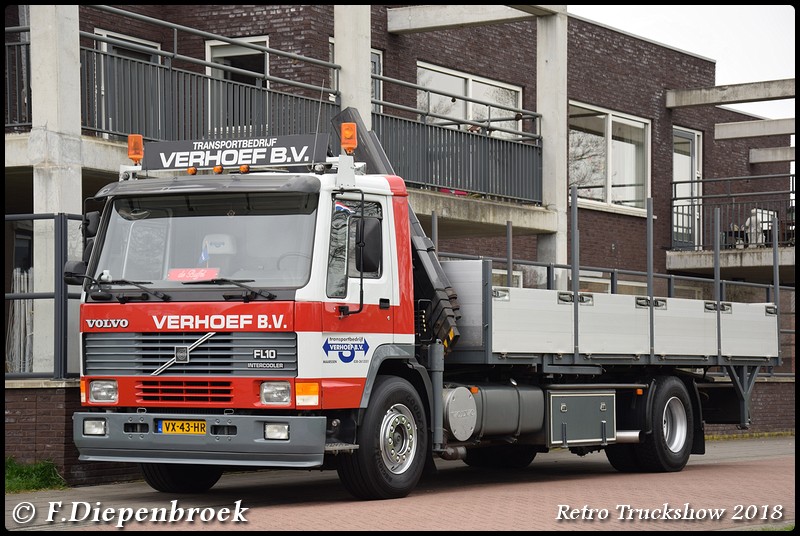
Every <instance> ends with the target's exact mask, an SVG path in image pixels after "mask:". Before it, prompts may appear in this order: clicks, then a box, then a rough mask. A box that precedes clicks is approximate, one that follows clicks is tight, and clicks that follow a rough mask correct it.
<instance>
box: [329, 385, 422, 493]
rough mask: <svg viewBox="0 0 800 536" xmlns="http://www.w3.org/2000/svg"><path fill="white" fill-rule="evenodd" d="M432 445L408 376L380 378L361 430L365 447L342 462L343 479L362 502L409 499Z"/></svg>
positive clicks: (339, 470)
mask: <svg viewBox="0 0 800 536" xmlns="http://www.w3.org/2000/svg"><path fill="white" fill-rule="evenodd" d="M427 443H428V429H427V424H426V419H425V408H424V407H423V405H422V399H421V398H420V396H419V394H418V393H417V391H416V390H415V389H414V387H413V386H412V385H411V384H410V383H409V382H408V381H406V380H404V379H403V378H399V377H396V376H378V378H377V379H376V381H375V385H374V386H373V388H372V395H371V396H370V400H369V406H368V407H367V410H366V414H365V415H364V421H363V423H362V424H361V427H360V428H359V430H358V445H359V448H358V450H356V451H355V452H354V453H353V454H350V455H345V456H343V457H342V458H341V459H340V460H339V464H338V467H337V472H338V474H339V479H340V480H341V482H342V484H343V485H344V487H345V489H346V490H347V491H348V492H350V494H352V495H353V496H354V497H356V498H358V499H364V500H374V499H397V498H400V497H405V496H407V495H408V494H409V493H411V491H412V490H413V489H414V488H415V487H416V485H417V483H418V482H419V479H420V477H421V476H422V471H423V469H424V468H425V459H426V456H427V452H428V447H427Z"/></svg>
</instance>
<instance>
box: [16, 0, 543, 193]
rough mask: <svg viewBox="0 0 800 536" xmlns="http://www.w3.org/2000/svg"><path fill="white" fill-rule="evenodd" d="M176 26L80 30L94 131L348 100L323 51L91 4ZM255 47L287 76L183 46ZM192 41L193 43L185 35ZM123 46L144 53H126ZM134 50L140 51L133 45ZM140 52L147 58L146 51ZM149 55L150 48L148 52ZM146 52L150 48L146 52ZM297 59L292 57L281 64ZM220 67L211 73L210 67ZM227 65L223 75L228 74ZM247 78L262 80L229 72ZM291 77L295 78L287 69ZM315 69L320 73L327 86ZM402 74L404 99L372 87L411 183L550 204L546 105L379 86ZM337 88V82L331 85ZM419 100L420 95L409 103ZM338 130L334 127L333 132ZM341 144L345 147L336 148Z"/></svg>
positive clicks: (26, 66)
mask: <svg viewBox="0 0 800 536" xmlns="http://www.w3.org/2000/svg"><path fill="white" fill-rule="evenodd" d="M81 9H82V11H81V13H83V12H84V10H87V9H91V10H100V11H103V12H105V13H109V14H112V15H114V16H117V17H123V18H124V19H121V20H125V19H130V20H131V21H133V22H136V24H150V25H153V27H154V28H156V29H157V30H158V31H159V33H162V34H163V33H164V30H165V29H167V30H168V31H171V32H172V34H173V39H172V50H161V49H156V48H153V47H148V46H144V45H141V44H137V43H134V42H131V41H127V40H125V41H123V40H120V39H116V38H113V37H108V36H104V35H97V34H93V33H89V32H80V33H79V34H80V38H81V45H82V46H81V47H80V69H81V89H80V91H81V96H80V98H81V127H82V129H83V133H84V135H94V136H98V137H103V138H108V139H118V140H120V141H122V140H124V138H125V137H126V136H127V135H128V134H131V133H138V134H142V135H143V136H144V138H145V140H150V141H155V140H158V141H174V140H189V139H192V140H198V139H219V138H249V137H263V136H280V135H289V134H311V133H318V132H321V133H323V134H324V133H327V132H328V131H329V130H330V125H331V119H332V118H333V117H334V116H335V115H336V114H337V113H338V112H339V111H340V105H339V91H338V87H339V76H338V73H339V70H340V67H339V66H338V65H337V64H335V63H331V62H328V61H323V60H318V59H315V58H309V57H304V56H299V55H297V54H292V53H287V52H283V51H280V50H276V49H272V48H268V47H264V46H259V45H256V44H253V43H249V42H246V41H241V40H237V39H231V38H228V37H225V36H222V35H217V34H212V33H209V32H204V31H201V30H197V29H193V28H188V27H185V26H180V25H177V24H173V23H169V22H165V21H161V20H158V19H154V18H151V17H147V16H144V15H139V14H136V13H131V12H128V11H124V10H122V9H118V8H115V7H111V6H82V8H81ZM28 33H29V28H27V27H18V28H6V98H5V105H6V106H5V107H6V132H18V131H25V130H28V129H30V127H31V117H32V113H33V112H34V110H33V109H32V107H31V95H30V84H29V83H28V80H29V72H30V61H29V50H28V49H29V45H28V44H27V43H26V42H25V41H26V40H27V39H28V38H27V35H28ZM187 36H188V37H191V38H194V42H196V37H198V36H199V37H202V38H203V39H206V40H216V41H221V42H225V43H229V44H235V45H237V46H241V47H245V48H250V49H252V50H253V51H254V53H258V54H263V55H264V65H265V66H266V65H269V66H270V69H271V70H272V69H274V71H275V72H280V73H283V74H284V76H285V77H284V78H282V77H278V76H272V75H270V74H265V73H263V72H254V71H248V70H244V69H239V68H234V67H230V66H226V65H222V64H219V63H212V62H208V61H205V60H204V59H200V58H196V57H192V56H189V55H185V54H181V53H179V50H178V49H179V48H180V47H181V46H182V44H183V43H184V39H185V38H186V37H187ZM183 46H184V48H188V47H186V46H185V45H183ZM117 47H123V48H124V49H126V50H131V51H133V52H136V53H137V54H135V56H137V57H127V56H121V55H118V54H116V53H114V51H115V50H116V48H117ZM132 56H134V54H132ZM139 56H141V57H139ZM143 57H144V58H145V59H143ZM147 58H151V59H150V60H148V59H147ZM281 62H284V65H283V66H284V67H286V65H289V66H290V67H291V68H281ZM209 70H210V71H213V72H214V73H217V74H216V75H214V76H212V75H208V74H206V72H207V71H209ZM219 73H227V74H224V75H223V77H222V78H220V77H219ZM242 77H246V78H247V79H249V80H253V83H243V82H237V81H234V80H230V79H227V78H239V79H241V78H242ZM289 77H291V79H289ZM308 80H322V81H323V83H322V85H313V84H309V83H308ZM385 84H394V85H395V86H398V87H400V88H402V89H401V90H400V91H396V92H395V94H396V95H397V100H396V101H395V102H389V101H383V100H380V99H379V98H377V97H376V98H373V104H374V109H375V110H376V111H375V112H374V113H373V130H375V132H376V134H377V135H378V137H379V139H380V141H381V143H382V145H383V146H384V148H385V151H386V153H387V156H388V157H389V160H390V161H391V163H392V165H393V167H394V168H395V171H396V172H397V174H398V175H400V176H402V177H403V178H404V179H405V180H406V181H407V183H408V184H409V185H410V186H412V187H418V188H425V189H433V190H437V191H447V192H450V193H455V194H463V195H477V196H481V197H488V198H493V199H499V200H505V201H511V202H523V203H533V204H540V203H541V198H542V193H541V192H542V186H541V182H542V178H541V154H542V143H541V139H540V136H539V135H538V132H537V130H538V117H539V116H538V114H536V113H534V112H530V111H528V110H523V109H517V108H514V107H509V106H503V105H499V104H497V103H491V102H486V101H481V100H478V99H472V98H469V97H466V96H461V95H450V94H447V93H444V92H436V91H434V90H431V89H430V88H424V87H422V86H417V85H415V84H412V83H410V82H405V81H401V80H393V79H390V78H388V77H383V76H380V75H373V87H374V88H377V89H376V94H377V95H380V94H382V92H381V91H380V88H381V85H385ZM328 85H329V86H331V87H327V86H328ZM432 94H436V95H438V96H444V97H448V98H449V99H455V100H461V101H464V102H465V103H466V102H469V103H471V104H474V105H476V108H480V110H482V113H483V116H482V117H481V118H479V119H475V118H473V119H465V118H459V117H449V116H446V115H439V114H436V113H434V112H433V111H432V110H430V109H427V108H425V107H424V106H422V107H418V103H419V102H430V97H431V95H432ZM409 103H412V104H413V105H412V104H409ZM331 139H333V137H332V138H331ZM332 152H333V153H334V154H336V153H338V149H333V150H332Z"/></svg>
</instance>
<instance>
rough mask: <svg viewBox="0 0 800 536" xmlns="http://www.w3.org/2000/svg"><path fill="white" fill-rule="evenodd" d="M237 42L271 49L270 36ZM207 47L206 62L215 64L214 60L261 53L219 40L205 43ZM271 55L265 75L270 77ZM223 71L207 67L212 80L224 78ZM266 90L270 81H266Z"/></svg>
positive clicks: (254, 37) (248, 38)
mask: <svg viewBox="0 0 800 536" xmlns="http://www.w3.org/2000/svg"><path fill="white" fill-rule="evenodd" d="M236 40H237V41H243V42H245V43H250V44H252V45H259V46H263V47H265V48H269V36H268V35H256V36H252V37H237V38H236ZM205 47H206V61H207V62H208V63H215V62H214V60H216V59H219V58H228V57H231V56H251V55H255V54H260V52H259V51H257V50H255V49H252V48H248V47H243V46H239V45H233V44H231V43H228V42H227V41H219V40H217V39H209V40H206V42H205ZM213 50H217V51H219V50H222V53H221V54H220V53H216V54H215V53H214V52H212V51H213ZM269 59H270V58H269V54H267V66H266V72H265V73H264V74H265V75H269V65H270V63H269ZM221 73H222V71H221V70H219V69H215V68H213V67H206V75H207V76H210V77H212V78H217V79H220V78H222V74H221ZM264 87H265V88H269V80H266V81H265V85H264Z"/></svg>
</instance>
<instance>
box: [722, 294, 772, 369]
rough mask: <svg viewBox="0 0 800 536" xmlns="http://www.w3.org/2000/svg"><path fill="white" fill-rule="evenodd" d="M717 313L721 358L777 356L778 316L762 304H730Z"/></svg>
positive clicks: (770, 306) (767, 305) (769, 306)
mask: <svg viewBox="0 0 800 536" xmlns="http://www.w3.org/2000/svg"><path fill="white" fill-rule="evenodd" d="M728 305H730V308H729V309H727V310H726V309H723V312H722V313H720V321H721V331H722V355H723V356H737V357H765V358H771V357H777V356H778V316H777V315H776V314H774V311H775V306H774V305H773V304H765V303H730V304H728Z"/></svg>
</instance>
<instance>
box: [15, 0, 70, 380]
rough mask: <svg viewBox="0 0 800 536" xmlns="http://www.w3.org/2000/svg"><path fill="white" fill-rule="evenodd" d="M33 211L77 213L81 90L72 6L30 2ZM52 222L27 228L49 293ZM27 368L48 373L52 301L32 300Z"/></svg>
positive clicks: (38, 279) (40, 281) (39, 284)
mask: <svg viewBox="0 0 800 536" xmlns="http://www.w3.org/2000/svg"><path fill="white" fill-rule="evenodd" d="M30 28H31V32H30V33H31V59H30V64H31V71H30V72H31V104H32V106H31V109H32V110H33V117H32V128H31V133H30V141H29V143H28V157H29V159H30V162H31V163H32V166H33V212H34V213H35V214H55V213H59V212H66V213H73V214H80V212H81V209H82V203H81V196H82V194H81V115H80V113H81V99H80V94H81V88H80V56H79V47H78V45H79V40H78V6H77V5H31V6H30ZM53 238H54V237H53V222H52V221H48V220H41V221H39V220H37V221H35V222H34V226H33V266H34V268H33V289H34V291H35V292H52V291H53V290H54V287H53V282H54V280H55V277H56V275H58V276H59V277H60V275H61V271H60V270H58V271H57V270H56V267H55V258H54V251H55V244H54V241H53ZM33 308H34V314H33V331H34V337H33V339H34V347H33V368H34V370H33V372H52V371H53V359H54V356H53V353H54V352H53V318H54V308H53V301H52V300H35V301H34V307H33Z"/></svg>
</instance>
